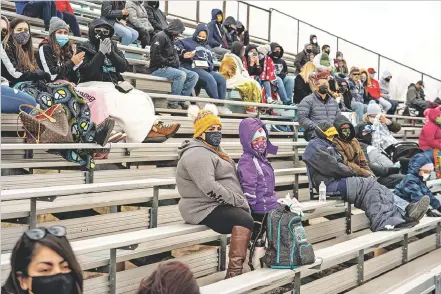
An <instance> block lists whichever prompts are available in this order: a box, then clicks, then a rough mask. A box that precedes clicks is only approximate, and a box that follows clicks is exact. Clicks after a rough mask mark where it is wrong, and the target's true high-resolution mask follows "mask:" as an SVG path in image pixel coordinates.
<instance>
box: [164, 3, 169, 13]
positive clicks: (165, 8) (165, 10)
mask: <svg viewBox="0 0 441 294" xmlns="http://www.w3.org/2000/svg"><path fill="white" fill-rule="evenodd" d="M164 12H165V15H168V1H165V7H164Z"/></svg>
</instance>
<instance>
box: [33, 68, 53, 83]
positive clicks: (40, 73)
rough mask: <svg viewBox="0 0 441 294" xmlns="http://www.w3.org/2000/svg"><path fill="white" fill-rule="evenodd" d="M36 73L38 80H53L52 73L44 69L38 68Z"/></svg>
mask: <svg viewBox="0 0 441 294" xmlns="http://www.w3.org/2000/svg"><path fill="white" fill-rule="evenodd" d="M34 74H35V79H36V80H44V81H46V82H50V81H51V75H50V74H49V73H47V72H45V71H44V70H41V69H37V70H36V71H34Z"/></svg>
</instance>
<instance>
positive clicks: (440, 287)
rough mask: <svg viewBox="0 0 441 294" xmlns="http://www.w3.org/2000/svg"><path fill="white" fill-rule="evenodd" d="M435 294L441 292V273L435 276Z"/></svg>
mask: <svg viewBox="0 0 441 294" xmlns="http://www.w3.org/2000/svg"><path fill="white" fill-rule="evenodd" d="M435 294H441V274H439V275H437V276H436V277H435Z"/></svg>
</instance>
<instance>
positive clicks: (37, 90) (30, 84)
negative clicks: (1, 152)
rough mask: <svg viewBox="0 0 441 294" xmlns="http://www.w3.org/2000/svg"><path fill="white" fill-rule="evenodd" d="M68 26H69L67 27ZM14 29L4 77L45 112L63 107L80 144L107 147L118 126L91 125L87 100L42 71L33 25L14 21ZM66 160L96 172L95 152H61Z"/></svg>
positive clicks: (7, 51) (4, 62)
mask: <svg viewBox="0 0 441 294" xmlns="http://www.w3.org/2000/svg"><path fill="white" fill-rule="evenodd" d="M66 26H67V25H66ZM10 29H11V31H12V38H9V39H10V40H9V41H8V43H7V44H6V46H7V47H6V48H5V51H6V52H5V53H6V59H5V61H4V60H3V57H2V69H3V66H8V67H10V68H9V69H7V70H6V71H5V70H2V76H4V77H5V78H6V79H8V80H9V82H10V84H11V85H13V86H14V89H17V90H20V91H23V92H25V93H27V94H29V95H30V96H32V97H34V98H35V100H36V101H37V103H38V104H39V106H40V108H41V109H42V110H46V109H49V108H50V107H51V106H53V105H55V104H61V105H62V106H63V108H64V110H65V112H66V114H67V118H68V121H69V124H70V126H71V131H72V137H73V140H74V142H76V143H92V142H95V143H98V144H100V145H102V146H104V145H106V144H107V141H108V139H109V136H110V133H111V131H112V129H113V126H114V124H115V122H114V121H113V120H112V119H108V120H106V121H105V122H104V123H103V124H101V125H100V126H98V127H97V126H96V125H95V123H92V122H91V121H90V114H91V112H90V109H89V107H88V106H87V104H86V102H85V101H84V99H83V98H82V97H81V96H79V95H78V94H77V93H76V91H75V89H74V87H73V85H72V84H71V83H69V82H56V83H48V84H46V82H50V81H51V78H52V77H51V75H50V74H49V73H47V72H45V71H44V70H41V69H38V65H37V62H36V61H35V58H34V52H33V50H32V39H31V37H30V35H31V34H30V26H29V24H28V23H27V22H26V21H24V20H21V19H18V18H16V19H14V20H13V21H12V22H11V25H10ZM57 152H59V153H60V154H61V155H62V156H63V157H64V158H65V159H66V160H69V161H71V162H75V163H78V164H80V165H81V166H83V167H85V168H86V169H93V168H94V167H95V163H94V160H93V151H92V150H60V151H57Z"/></svg>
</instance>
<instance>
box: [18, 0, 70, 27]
mask: <svg viewBox="0 0 441 294" xmlns="http://www.w3.org/2000/svg"><path fill="white" fill-rule="evenodd" d="M23 15H25V16H30V17H38V18H41V19H43V20H44V24H45V25H49V22H50V20H51V18H52V16H57V17H59V18H61V19H62V18H63V15H62V14H61V12H60V11H57V8H56V6H55V2H54V1H34V2H32V3H29V4H27V5H26V7H25V9H24V11H23Z"/></svg>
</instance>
